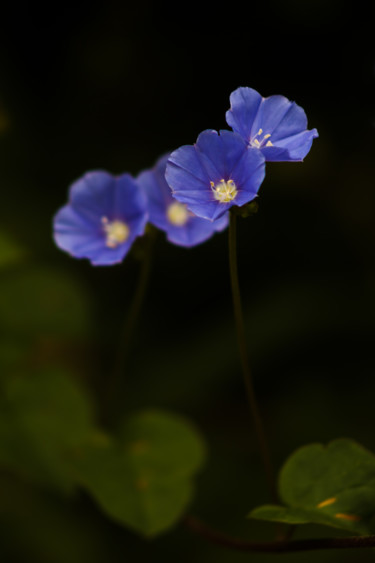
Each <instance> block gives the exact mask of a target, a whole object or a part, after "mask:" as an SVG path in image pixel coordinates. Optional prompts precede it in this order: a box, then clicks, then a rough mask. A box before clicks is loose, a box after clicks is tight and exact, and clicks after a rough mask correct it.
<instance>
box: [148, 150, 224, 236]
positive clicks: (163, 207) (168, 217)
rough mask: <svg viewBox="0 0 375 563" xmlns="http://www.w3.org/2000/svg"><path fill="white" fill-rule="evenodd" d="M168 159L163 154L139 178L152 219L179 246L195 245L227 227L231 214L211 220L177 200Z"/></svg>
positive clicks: (150, 218)
mask: <svg viewBox="0 0 375 563" xmlns="http://www.w3.org/2000/svg"><path fill="white" fill-rule="evenodd" d="M167 160H168V155H166V156H162V157H161V158H160V159H159V160H158V161H157V163H156V165H155V166H154V168H153V169H152V170H146V171H144V172H141V174H140V175H139V176H138V178H137V181H138V184H139V185H140V187H141V188H142V189H143V190H144V191H145V193H146V195H147V199H148V211H149V216H150V217H149V221H150V223H152V224H153V225H155V227H157V228H158V229H161V230H162V231H165V233H166V234H167V239H168V240H169V241H170V242H172V243H174V244H177V245H179V246H188V247H190V246H195V245H196V244H199V243H201V242H204V241H205V240H207V239H209V238H210V237H211V236H212V235H213V234H214V233H215V232H217V231H222V230H223V229H225V227H226V226H227V225H228V214H227V213H226V214H225V215H223V216H222V217H221V218H220V219H218V220H217V221H215V222H212V221H208V220H207V219H201V218H200V217H197V216H196V215H194V214H193V213H192V212H191V211H189V210H188V208H187V206H186V204H185V203H181V202H179V201H177V200H176V199H175V198H174V197H173V196H172V191H171V188H170V187H169V186H168V184H167V182H166V180H165V168H166V164H167Z"/></svg>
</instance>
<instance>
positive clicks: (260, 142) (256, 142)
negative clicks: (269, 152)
mask: <svg viewBox="0 0 375 563" xmlns="http://www.w3.org/2000/svg"><path fill="white" fill-rule="evenodd" d="M261 135H263V129H259V131H258V133H257V134H256V135H254V137H252V138H251V139H250V142H249V144H250V146H251V147H253V148H255V149H260V148H262V147H273V144H272V143H271V141H267V139H269V138H270V137H271V135H270V134H269V133H267V135H264V136H263V137H262V138H261ZM257 137H259V139H257ZM266 141H267V142H266Z"/></svg>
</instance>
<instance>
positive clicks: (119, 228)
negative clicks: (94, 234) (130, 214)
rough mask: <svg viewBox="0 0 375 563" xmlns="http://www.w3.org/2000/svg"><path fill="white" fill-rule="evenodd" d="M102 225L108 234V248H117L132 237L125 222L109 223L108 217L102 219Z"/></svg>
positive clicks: (106, 242)
mask: <svg viewBox="0 0 375 563" xmlns="http://www.w3.org/2000/svg"><path fill="white" fill-rule="evenodd" d="M102 225H103V230H104V232H105V234H106V241H105V244H106V246H108V248H116V247H117V246H118V245H119V244H122V243H123V242H125V241H126V240H127V238H128V237H129V235H130V229H129V227H128V226H127V224H126V223H124V222H123V221H118V220H115V221H108V219H107V217H102Z"/></svg>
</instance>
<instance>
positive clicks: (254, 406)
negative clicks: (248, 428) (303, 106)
mask: <svg viewBox="0 0 375 563" xmlns="http://www.w3.org/2000/svg"><path fill="white" fill-rule="evenodd" d="M236 220H237V217H236V215H235V213H232V212H231V213H230V223H229V268H230V280H231V287H232V297H233V310H234V318H235V324H236V332H237V341H238V347H239V353H240V359H241V367H242V375H243V380H244V383H245V388H246V393H247V398H248V402H249V405H250V411H251V415H252V418H253V422H254V427H255V433H256V436H257V439H258V443H259V448H260V453H261V457H262V462H263V467H264V470H265V474H266V478H267V483H268V486H269V490H270V493H271V499H272V501H273V502H277V493H276V487H275V481H274V475H273V468H272V464H271V456H270V452H269V448H268V443H267V439H266V434H265V430H264V425H263V421H262V417H261V415H260V411H259V407H258V402H257V399H256V395H255V391H254V385H253V379H252V375H251V370H250V364H249V358H248V352H247V343H246V334H245V323H244V318H243V311H242V302H241V293H240V286H239V281H238V266H237V233H236V228H237V225H236Z"/></svg>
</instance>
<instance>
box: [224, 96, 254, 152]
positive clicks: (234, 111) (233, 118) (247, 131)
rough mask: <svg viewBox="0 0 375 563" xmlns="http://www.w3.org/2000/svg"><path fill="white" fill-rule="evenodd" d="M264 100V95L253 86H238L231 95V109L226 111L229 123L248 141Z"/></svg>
mask: <svg viewBox="0 0 375 563" xmlns="http://www.w3.org/2000/svg"><path fill="white" fill-rule="evenodd" d="M262 100H263V98H262V96H261V95H260V94H259V93H258V92H257V91H256V90H253V88H243V87H241V88H237V90H235V91H234V92H232V93H231V95H230V105H231V109H229V110H228V111H227V113H226V120H227V123H228V125H229V127H232V129H233V131H236V132H237V133H238V134H239V135H241V137H242V138H243V139H245V140H246V141H247V142H248V141H249V139H250V137H251V127H252V125H253V123H254V120H255V117H256V115H257V112H258V110H259V106H260V105H261V102H262Z"/></svg>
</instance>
